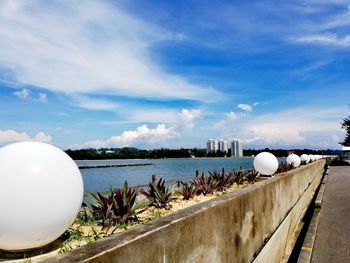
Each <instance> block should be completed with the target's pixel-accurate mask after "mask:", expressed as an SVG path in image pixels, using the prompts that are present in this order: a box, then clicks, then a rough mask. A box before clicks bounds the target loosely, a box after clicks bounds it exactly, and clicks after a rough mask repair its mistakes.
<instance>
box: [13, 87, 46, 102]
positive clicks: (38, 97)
mask: <svg viewBox="0 0 350 263" xmlns="http://www.w3.org/2000/svg"><path fill="white" fill-rule="evenodd" d="M12 94H13V95H14V96H16V97H18V98H20V99H22V100H28V101H35V102H38V103H47V94H46V93H38V94H33V92H32V91H30V90H29V89H21V90H18V91H15V92H13V93H12Z"/></svg>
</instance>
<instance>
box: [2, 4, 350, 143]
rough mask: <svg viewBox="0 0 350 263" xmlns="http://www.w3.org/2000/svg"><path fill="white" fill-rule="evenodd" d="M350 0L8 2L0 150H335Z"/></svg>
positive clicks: (343, 105) (349, 61)
mask: <svg viewBox="0 0 350 263" xmlns="http://www.w3.org/2000/svg"><path fill="white" fill-rule="evenodd" d="M349 55H350V1H342V0H329V1H327V0H295V1H264V0H263V1H224V0H222V1H219V0H211V1H199V0H191V1H182V0H178V1H162V0H157V1H156V0H154V1H151V0H142V1H127V0H120V1H103V0H99V1H97V0H96V1H90V0H84V1H73V0H72V1H67V0H60V1H35V0H33V1H31V0H15V1H13V0H2V1H0V146H4V145H7V144H9V143H13V142H19V141H28V140H34V141H40V142H46V143H51V144H54V145H56V146H58V147H60V148H62V149H68V148H71V149H79V148H101V147H124V146H131V147H139V148H144V149H152V148H160V147H170V148H180V147H186V148H187V147H191V148H192V147H197V148H205V147H206V141H207V140H208V139H209V138H220V139H225V140H228V141H231V140H232V139H234V138H236V139H239V140H241V141H242V142H243V145H244V148H255V149H260V148H267V147H268V148H285V149H292V148H311V149H328V148H329V149H339V148H340V145H339V143H338V142H340V141H342V140H343V138H344V136H345V132H344V131H343V130H341V125H340V122H341V121H342V119H343V118H345V117H347V116H349V115H350V114H349V112H350V87H349V86H350V74H349V73H350V56H349Z"/></svg>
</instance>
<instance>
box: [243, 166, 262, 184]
mask: <svg viewBox="0 0 350 263" xmlns="http://www.w3.org/2000/svg"><path fill="white" fill-rule="evenodd" d="M258 176H259V172H258V171H256V170H255V169H251V170H248V171H247V174H246V176H245V179H246V180H247V182H248V183H250V184H254V183H255V181H256V179H257V178H258Z"/></svg>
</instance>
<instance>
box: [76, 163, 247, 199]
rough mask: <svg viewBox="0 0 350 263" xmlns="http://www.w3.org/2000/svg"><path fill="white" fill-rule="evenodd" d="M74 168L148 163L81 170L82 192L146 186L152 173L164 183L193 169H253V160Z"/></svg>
mask: <svg viewBox="0 0 350 263" xmlns="http://www.w3.org/2000/svg"><path fill="white" fill-rule="evenodd" d="M76 163H77V164H78V165H96V164H119V163H152V164H153V165H149V166H131V167H114V168H97V169H83V170H81V174H82V176H83V180H84V188H85V189H84V190H85V192H103V191H107V190H108V189H109V186H110V185H112V186H113V187H121V186H122V185H123V184H124V181H125V180H127V181H128V183H129V186H137V185H146V184H148V182H149V181H150V180H151V176H152V174H155V175H156V176H157V178H158V179H159V178H160V177H162V178H164V179H165V180H166V181H167V182H168V183H175V182H176V181H177V180H180V179H181V180H190V179H192V178H193V177H194V176H195V172H196V170H199V171H200V172H207V171H221V169H222V168H225V170H227V171H228V170H233V169H234V170H238V169H239V168H240V166H242V167H243V168H245V169H251V168H252V167H253V158H198V159H197V158H196V159H157V160H134V159H133V160H98V161H76Z"/></svg>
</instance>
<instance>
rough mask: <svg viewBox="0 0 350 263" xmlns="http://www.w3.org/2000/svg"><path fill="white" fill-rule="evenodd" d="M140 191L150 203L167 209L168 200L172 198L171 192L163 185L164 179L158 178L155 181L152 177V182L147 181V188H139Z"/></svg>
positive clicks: (168, 206) (168, 205)
mask: <svg viewBox="0 0 350 263" xmlns="http://www.w3.org/2000/svg"><path fill="white" fill-rule="evenodd" d="M141 193H142V194H143V195H144V196H146V198H147V199H148V200H149V201H150V202H151V205H152V206H154V207H157V208H165V209H169V208H170V207H171V206H170V204H169V203H170V201H171V200H172V192H171V191H170V189H169V188H166V187H165V180H163V179H162V178H160V180H159V181H158V182H157V180H156V178H155V177H152V182H151V183H149V185H148V189H147V190H143V189H141Z"/></svg>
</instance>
